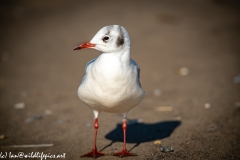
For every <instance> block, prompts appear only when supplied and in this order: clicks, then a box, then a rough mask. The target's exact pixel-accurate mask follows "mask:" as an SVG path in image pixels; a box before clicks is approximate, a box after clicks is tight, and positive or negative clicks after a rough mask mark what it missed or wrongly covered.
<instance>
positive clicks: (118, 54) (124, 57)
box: [102, 48, 131, 64]
mask: <svg viewBox="0 0 240 160" xmlns="http://www.w3.org/2000/svg"><path fill="white" fill-rule="evenodd" d="M102 56H107V57H114V58H118V59H119V60H120V61H121V62H122V63H125V64H130V60H131V58H130V49H129V48H127V49H124V50H119V51H115V52H108V53H102Z"/></svg>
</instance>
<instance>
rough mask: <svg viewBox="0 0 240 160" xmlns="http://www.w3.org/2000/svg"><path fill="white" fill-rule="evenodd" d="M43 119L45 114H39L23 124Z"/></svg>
mask: <svg viewBox="0 0 240 160" xmlns="http://www.w3.org/2000/svg"><path fill="white" fill-rule="evenodd" d="M43 117H45V114H41V115H38V116H33V117H30V118H27V119H26V120H25V122H26V123H29V122H33V121H36V120H41V119H43Z"/></svg>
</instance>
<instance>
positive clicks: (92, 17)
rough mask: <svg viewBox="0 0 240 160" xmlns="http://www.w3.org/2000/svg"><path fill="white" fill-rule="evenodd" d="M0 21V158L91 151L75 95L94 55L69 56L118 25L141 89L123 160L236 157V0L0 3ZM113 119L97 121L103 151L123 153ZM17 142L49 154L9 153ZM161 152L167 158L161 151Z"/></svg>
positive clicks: (239, 64) (239, 133) (87, 119)
mask: <svg viewBox="0 0 240 160" xmlns="http://www.w3.org/2000/svg"><path fill="white" fill-rule="evenodd" d="M0 20H1V25H0V38H1V39H0V55H1V57H0V95H1V96H0V98H1V99H0V126H1V127H0V146H1V148H0V150H1V151H9V152H10V151H11V152H13V153H18V152H20V151H22V152H24V153H30V152H44V153H51V154H62V153H66V159H79V156H80V155H82V154H84V153H85V152H87V151H89V150H90V149H91V147H92V143H93V135H92V134H93V114H92V110H91V109H89V108H88V107H87V106H86V105H85V104H83V103H82V102H81V101H80V100H79V98H78V97H77V89H78V86H79V84H80V82H81V80H82V77H83V75H84V68H85V65H86V64H87V62H88V61H90V60H91V59H93V58H95V57H97V56H98V55H99V54H100V53H99V52H98V51H95V50H90V49H89V50H83V51H73V48H74V47H75V46H76V45H78V44H80V43H82V42H85V41H89V40H91V38H92V37H93V36H94V35H95V34H96V32H97V31H98V30H99V29H101V28H102V27H104V26H107V25H112V24H119V25H122V26H124V27H125V28H126V29H127V30H128V32H129V34H130V37H131V42H132V49H131V57H132V59H134V60H135V61H136V62H137V63H138V65H139V66H140V68H141V83H142V87H143V89H144V90H145V91H146V97H145V99H144V100H143V101H142V102H141V103H140V104H139V105H138V107H136V108H134V109H133V110H131V111H130V113H129V116H128V118H129V120H132V122H133V123H132V124H131V125H129V128H130V127H131V126H133V128H134V127H135V128H136V130H137V132H136V131H135V132H134V130H131V129H130V131H131V132H132V133H134V134H137V133H141V132H142V136H143V137H138V140H137V141H134V134H133V136H132V137H133V138H131V136H130V138H129V139H128V140H127V141H129V143H127V148H128V149H132V152H134V153H137V154H138V157H131V158H126V159H161V158H164V159H171V160H172V159H239V158H240V153H239V149H240V145H239V144H240V125H239V122H240V45H239V44H240V43H239V42H240V2H239V1H238V0H195V1H191V0H179V1H174V0H151V1H140V0H139V1H137V0H135V1H134V0H133V1H110V0H102V1H94V0H93V1H81V0H79V1H77V0H52V1H47V0H42V1H31V0H19V1H17V0H15V1H13V0H1V2H0ZM121 118H122V117H121V115H117V114H109V113H101V115H100V119H99V123H100V127H99V132H98V141H97V146H98V149H100V150H101V149H103V151H102V152H104V153H108V154H111V153H113V152H116V151H120V150H121V149H122V140H121V139H120V140H118V138H117V136H108V135H111V133H115V132H117V134H120V137H121V136H122V135H121V134H122V133H121V130H119V129H117V128H119V127H118V125H119V124H120V123H121ZM172 122H176V123H174V124H173V123H172ZM163 124H164V125H163ZM159 125H160V126H159ZM116 126H117V127H116ZM148 126H151V130H149V127H148ZM129 134H131V133H129ZM114 135H115V134H114ZM159 135H161V136H159ZM112 141H116V142H114V143H113V144H111V145H110V146H108V144H110V143H111V142H112ZM25 144H52V145H54V146H51V147H41V148H38V147H28V148H22V147H21V146H18V147H12V146H11V145H25ZM136 144H137V145H136ZM164 146H168V147H173V149H174V152H171V153H163V152H161V151H160V148H161V147H164ZM99 159H114V157H110V156H104V157H101V158H99Z"/></svg>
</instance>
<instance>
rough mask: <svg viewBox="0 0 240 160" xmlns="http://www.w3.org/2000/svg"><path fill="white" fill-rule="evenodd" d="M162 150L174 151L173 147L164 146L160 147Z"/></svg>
mask: <svg viewBox="0 0 240 160" xmlns="http://www.w3.org/2000/svg"><path fill="white" fill-rule="evenodd" d="M160 150H161V152H173V151H174V150H173V148H172V147H167V146H166V147H162V148H160Z"/></svg>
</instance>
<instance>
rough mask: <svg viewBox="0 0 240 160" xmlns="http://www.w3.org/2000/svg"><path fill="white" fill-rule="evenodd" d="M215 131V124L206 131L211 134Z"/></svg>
mask: <svg viewBox="0 0 240 160" xmlns="http://www.w3.org/2000/svg"><path fill="white" fill-rule="evenodd" d="M215 130H217V125H216V124H211V125H210V126H209V127H208V131H209V132H213V131H215Z"/></svg>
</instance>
